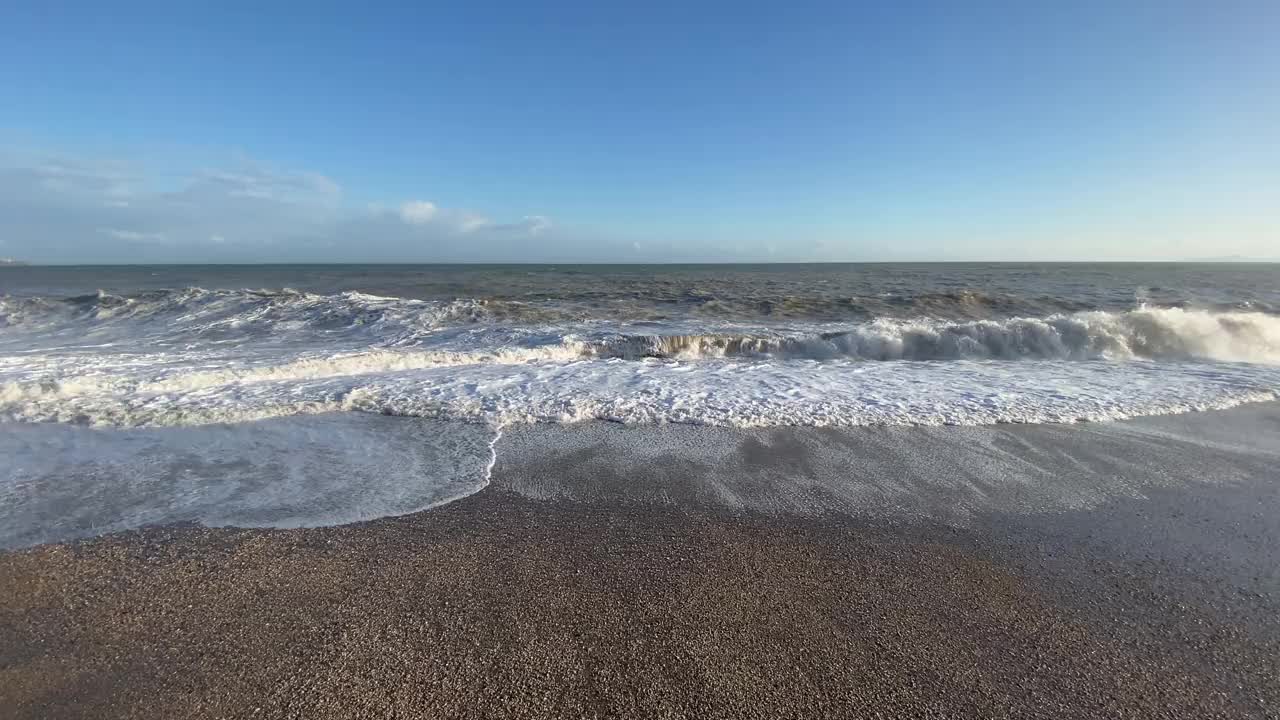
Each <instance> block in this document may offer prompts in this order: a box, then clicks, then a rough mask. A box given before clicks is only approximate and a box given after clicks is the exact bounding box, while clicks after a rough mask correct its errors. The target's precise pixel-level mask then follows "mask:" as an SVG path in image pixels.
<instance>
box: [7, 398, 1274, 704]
mask: <svg viewBox="0 0 1280 720" xmlns="http://www.w3.org/2000/svg"><path fill="white" fill-rule="evenodd" d="M402 421H405V422H407V421H411V420H410V419H404V418H387V419H386V422H402ZM497 457H498V462H497V465H496V467H495V468H494V473H493V477H492V482H491V484H490V485H489V486H488V487H486V488H485V489H483V490H481V491H480V492H478V493H476V494H474V495H471V496H469V497H466V498H463V499H461V500H458V501H455V502H452V503H449V504H447V505H443V506H441V507H438V508H435V509H432V510H428V511H425V512H421V513H417V514H413V515H408V516H403V517H398V518H387V519H382V520H377V521H372V522H366V523H360V524H354V525H347V526H341V527H326V528H312V529H298V530H266V529H252V530H249V529H235V528H218V529H209V528H203V527H192V526H186V527H163V528H150V529H145V530H141V531H132V532H125V533H119V534H115V535H111V536H107V537H103V538H97V539H91V540H85V541H79V542H73V543H66V544H51V545H41V546H37V547H34V548H27V549H20V550H14V551H10V552H5V553H3V554H0V706H2V707H3V708H4V711H3V713H0V714H3V715H4V716H5V717H11V718H79V717H86V718H89V717H94V718H98V717H100V718H121V717H131V718H132V717H136V718H171V717H210V718H212V717H272V718H274V717H299V718H310V717H333V718H353V717H405V718H411V717H424V718H431V717H476V718H480V717H547V718H562V717H632V718H636V717H690V718H692V717H697V718H714V717H758V718H778V717H805V718H812V717H867V718H895V717H908V718H914V717H1019V718H1021V717H1100V718H1101V717H1106V718H1114V717H1142V718H1149V717H1169V718H1209V717H1221V718H1241V717H1276V716H1277V715H1278V714H1280V622H1278V621H1277V617H1280V567H1278V566H1280V562H1278V561H1280V492H1277V491H1278V490H1280V485H1278V484H1277V483H1280V474H1278V471H1277V469H1276V468H1277V467H1280V408H1277V406H1276V404H1274V403H1268V404H1260V405H1254V406H1249V407H1244V408H1238V409H1235V410H1230V411H1223V412H1211V413H1199V414H1192V415H1185V416H1176V417H1165V418H1152V419H1147V420H1136V421H1126V422H1119V423H1101V424H1084V425H1072V426H997V427H987V428H932V429H925V428H900V429H886V428H880V429H862V430H844V431H834V430H818V429H808V430H801V429H787V430H781V429H779V430H767V431H766V430H762V431H731V430H722V429H713V428H694V427H679V426H665V427H649V428H641V427H624V426H619V425H607V424H596V425H589V426H565V427H561V426H532V427H524V428H520V429H508V431H507V433H506V434H505V435H504V437H503V438H502V440H501V441H500V442H499V444H498V446H497Z"/></svg>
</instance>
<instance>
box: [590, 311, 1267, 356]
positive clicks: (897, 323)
mask: <svg viewBox="0 0 1280 720" xmlns="http://www.w3.org/2000/svg"><path fill="white" fill-rule="evenodd" d="M593 351H594V352H595V354H597V355H600V356H604V357H623V358H633V357H660V358H675V359H696V358H704V357H782V358H801V359H814V360H824V359H833V358H854V359H861V360H961V359H966V360H1024V359H1030V360H1133V359H1146V360H1214V361H1220V362H1249V363H1262V364H1280V317H1277V316H1273V315H1266V314H1263V313H1213V312H1207V311H1199V310H1181V309H1177V308H1142V309H1138V310H1132V311H1128V312H1119V313H1113V312H1104V311H1093V312H1081V313H1073V314H1070V315H1055V316H1051V317H1047V318H1013V319H1009V320H977V321H972V322H964V323H946V322H937V321H930V320H908V321H903V320H878V321H875V322H871V323H866V324H863V325H859V326H857V327H854V328H851V329H849V330H830V331H826V332H821V333H817V334H811V335H800V336H777V335H773V336H770V335H761V334H730V333H713V334H688V335H686V334H680V335H662V334H653V335H620V336H618V337H616V338H612V339H609V340H605V341H602V342H600V343H599V344H597V345H596V346H595V347H594V348H593Z"/></svg>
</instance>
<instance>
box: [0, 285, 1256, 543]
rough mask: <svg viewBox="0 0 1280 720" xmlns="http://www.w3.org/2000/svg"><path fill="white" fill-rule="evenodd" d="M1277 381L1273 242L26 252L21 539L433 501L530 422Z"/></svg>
mask: <svg viewBox="0 0 1280 720" xmlns="http://www.w3.org/2000/svg"><path fill="white" fill-rule="evenodd" d="M1278 390H1280V265H1275V264H1145V265H1140V264H850V265H841V264H822V265H758V266H750V265H700V266H670V265H661V266H635V265H624V266H598V265H592V266H572V265H557V266H530V265H513V266H480V265H457V266H438V265H437V266H432V265H423V266H402V265H396V266H381V265H371V266H335V265H318V266H283V265H281V266H138V267H116V266H113V267H0V423H2V424H0V428H2V429H3V433H2V434H0V457H3V458H5V459H6V463H5V464H6V468H5V469H3V470H0V547H4V546H22V545H29V544H34V543H37V542H45V541H48V540H52V539H64V538H70V537H81V536H85V535H94V534H99V533H102V532H110V531H114V530H120V529H127V528H132V527H139V526H141V525H147V524H154V523H161V522H199V523H203V524H207V525H246V526H285V527H289V526H309V525H324V524H336V523H345V522H352V521H356V520H363V519H370V518H374V517H380V516H384V515H395V514H404V513H409V512H414V511H416V510H421V509H424V508H427V507H431V506H433V505H437V504H440V503H442V502H448V501H450V500H452V499H455V498H458V497H462V496H465V495H467V494H470V493H472V492H475V491H476V490H477V489H479V488H481V487H484V485H485V483H486V482H487V479H488V474H489V472H490V470H491V468H492V467H493V464H494V462H495V461H496V459H497V453H498V452H500V449H498V448H499V447H500V446H499V445H498V440H499V438H500V437H501V433H502V431H503V429H504V428H510V427H511V426H513V425H522V426H523V425H528V424H543V423H556V424H569V423H582V422H588V421H608V422H612V423H620V424H622V425H654V424H673V423H674V424H692V425H709V426H720V427H726V428H770V427H781V426H801V427H805V426H814V427H861V426H885V425H892V426H918V425H925V426H949V425H990V424H996V423H1075V422H1079V421H1106V420H1118V419H1124V418H1130V417H1138V416H1149V415H1164V414H1172V413H1182V412H1188V411H1196V410H1209V409H1222V408H1228V407H1232V406H1235V405H1238V404H1241V403H1248V402H1258V401H1266V400H1274V399H1276V397H1277V391H1278ZM382 416H395V417H398V418H403V419H404V420H403V421H402V422H397V423H388V422H386V421H385V420H383V419H379V418H381V417H382Z"/></svg>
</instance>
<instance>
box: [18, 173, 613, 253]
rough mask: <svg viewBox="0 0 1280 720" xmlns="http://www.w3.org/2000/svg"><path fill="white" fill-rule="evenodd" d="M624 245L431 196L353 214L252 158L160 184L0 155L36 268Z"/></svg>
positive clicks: (334, 185) (325, 186)
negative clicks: (448, 204) (444, 202)
mask: <svg viewBox="0 0 1280 720" xmlns="http://www.w3.org/2000/svg"><path fill="white" fill-rule="evenodd" d="M618 247H624V249H626V250H630V244H625V246H624V245H621V244H620V245H618V246H617V247H615V246H614V245H613V244H611V243H608V242H601V241H599V240H596V239H591V238H586V237H582V236H578V235H575V234H573V233H571V232H567V231H564V230H562V229H561V228H559V227H558V226H557V225H556V224H555V223H553V222H552V220H551V219H550V218H548V217H547V216H545V215H533V214H531V215H525V216H523V217H519V218H517V219H514V220H504V219H501V218H494V217H490V216H489V215H487V214H484V213H481V212H477V211H474V210H470V209H466V208H451V207H441V206H440V205H437V204H436V203H435V202H433V201H431V200H428V199H425V198H410V199H402V200H399V201H393V202H390V203H387V204H385V205H377V206H370V207H362V208H361V207H352V205H351V204H350V203H349V202H347V200H346V197H345V193H344V190H343V188H342V186H341V185H340V184H339V183H338V182H337V181H335V180H334V179H332V178H330V177H327V176H325V175H322V174H320V173H315V172H308V171H294V170H283V169H278V168H272V167H269V166H266V165H263V164H260V163H255V162H252V161H248V160H239V161H237V162H235V163H232V164H231V166H229V167H220V168H199V169H194V170H192V171H190V172H186V173H180V174H178V176H177V177H176V178H175V177H174V176H173V175H169V176H167V177H156V176H153V175H149V174H148V173H145V172H141V171H138V170H136V169H134V168H130V167H128V166H126V165H123V164H112V163H104V162H90V161H86V160H83V159H75V158H65V157H64V158H56V159H53V158H48V159H38V160H31V159H29V158H28V159H26V161H25V162H19V161H16V160H14V159H13V158H6V157H4V156H2V155H0V249H3V254H5V255H7V256H13V257H15V258H19V259H22V260H27V261H30V262H38V263H133V262H137V263H145V262H157V263H164V262H540V261H547V262H565V261H572V260H581V261H593V260H600V259H616V258H617V252H618Z"/></svg>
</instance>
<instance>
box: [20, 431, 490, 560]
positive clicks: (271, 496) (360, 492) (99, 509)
mask: <svg viewBox="0 0 1280 720" xmlns="http://www.w3.org/2000/svg"><path fill="white" fill-rule="evenodd" d="M497 437H498V436H497V432H496V431H495V430H493V429H491V428H488V427H484V426H480V425H469V424H459V423H440V422H432V421H429V420H411V419H405V418H388V417H379V416H374V415H363V414H350V413H346V414H337V415H321V416H314V417H305V418H301V417H292V418H278V419H275V420H270V421H266V422H260V423H243V424H232V425H217V426H211V427H200V428H190V427H186V428H149V429H131V430H120V429H110V430H96V429H89V428H80V427H69V426H65V425H29V424H23V425H4V426H0V457H3V458H5V462H6V467H5V468H4V469H3V470H0V547H18V546H24V545H32V544H37V543H43V542H50V541H56V540H67V539H71V538H76V537H84V536H89V535H97V534H102V533H108V532H115V531H119V530H126V529H130V528H136V527H142V526H145V525H153V524H165V523H175V522H197V523H201V524H204V525H209V526H225V525H233V526H240V527H268V526H269V527H309V526H317V525H336V524H343V523H350V522H356V521H360V520H370V519H374V518H378V517H384V516H389V515H402V514H406V513H411V512H416V511H419V510H423V509H426V508H429V507H433V506H435V505H439V504H442V503H445V502H449V501H451V500H455V499H457V498H459V497H462V496H465V495H469V494H471V493H473V492H475V491H477V490H479V489H480V488H482V487H484V486H485V485H486V484H487V483H488V478H489V472H490V470H491V469H492V467H493V462H494V454H493V443H494V442H495V441H496V440H497Z"/></svg>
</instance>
